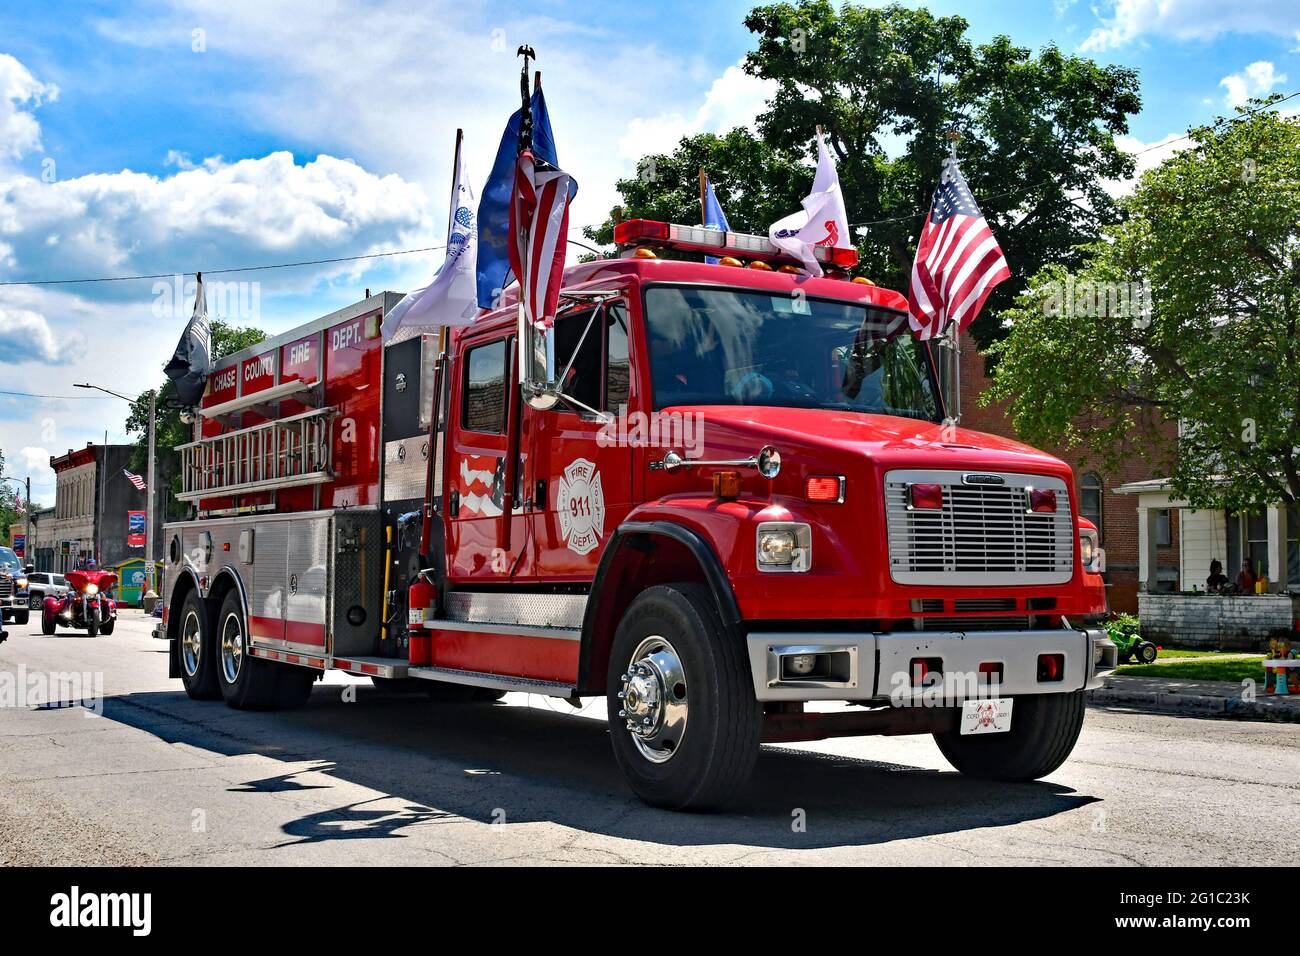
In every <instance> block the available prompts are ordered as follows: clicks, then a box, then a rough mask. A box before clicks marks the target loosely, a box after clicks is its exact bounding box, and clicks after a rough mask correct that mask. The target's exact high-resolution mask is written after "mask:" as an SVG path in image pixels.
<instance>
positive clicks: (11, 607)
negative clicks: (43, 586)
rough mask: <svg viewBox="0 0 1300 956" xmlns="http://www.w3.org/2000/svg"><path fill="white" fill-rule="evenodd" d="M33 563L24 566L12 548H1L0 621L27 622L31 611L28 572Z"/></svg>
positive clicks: (33, 568) (32, 568)
mask: <svg viewBox="0 0 1300 956" xmlns="http://www.w3.org/2000/svg"><path fill="white" fill-rule="evenodd" d="M33 570H35V567H34V566H33V565H30V564H29V565H27V566H26V567H23V563H22V561H21V560H20V559H19V557H18V555H16V554H14V551H13V549H12V548H0V623H3V622H5V621H13V622H14V623H15V624H26V623H27V616H28V614H29V613H30V610H29V608H28V597H27V574H28V572H30V571H33Z"/></svg>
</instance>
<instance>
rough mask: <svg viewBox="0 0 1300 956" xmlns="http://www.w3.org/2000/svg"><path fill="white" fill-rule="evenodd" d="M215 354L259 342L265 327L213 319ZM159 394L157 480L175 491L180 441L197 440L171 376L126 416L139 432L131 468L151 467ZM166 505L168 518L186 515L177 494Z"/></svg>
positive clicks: (128, 425)
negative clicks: (152, 409) (153, 408)
mask: <svg viewBox="0 0 1300 956" xmlns="http://www.w3.org/2000/svg"><path fill="white" fill-rule="evenodd" d="M211 329H212V358H213V360H216V359H219V358H221V357H222V356H223V355H230V354H231V353H232V352H238V351H239V350H240V349H246V348H248V347H249V346H250V345H256V344H257V343H258V342H261V341H262V340H263V339H265V338H266V333H265V332H263V331H262V330H261V329H255V328H253V327H251V326H236V325H230V324H229V323H227V322H223V321H222V320H221V319H213V320H212V321H211ZM151 393H152V394H157V396H158V397H157V400H156V403H155V405H156V409H157V412H156V414H157V416H158V418H157V421H156V423H155V425H154V444H155V445H156V446H157V461H156V462H155V470H156V476H155V481H156V482H157V483H158V484H159V486H160V487H163V488H169V489H171V490H172V492H173V493H174V492H177V491H179V490H180V454H179V453H178V452H177V451H176V450H175V449H176V446H177V445H183V444H185V443H186V442H190V441H193V440H194V430H193V426H191V425H187V424H186V423H185V422H183V421H181V409H180V406H179V404H178V402H177V398H176V387H175V385H173V384H172V381H171V380H170V379H168V380H167V381H166V382H165V383H164V384H163V386H162V388H161V389H159V390H158V391H157V392H156V393H153V392H152V390H151V391H149V392H144V393H143V394H142V395H141V396H140V397H139V398H137V399H136V400H135V403H134V404H133V405H132V406H131V413H130V414H129V415H128V416H127V419H126V430H127V432H129V433H131V434H134V435H139V436H140V437H139V438H138V439H137V440H136V444H135V451H134V452H132V454H131V470H132V471H135V472H136V473H138V474H140V475H144V474H145V473H146V471H147V470H148V467H149V396H150V394H151ZM165 502H166V503H165V504H164V506H163V509H164V514H165V515H166V517H167V518H169V519H170V518H180V517H184V514H185V506H184V504H183V503H181V502H179V501H177V500H176V498H175V497H173V495H167V496H166V498H165Z"/></svg>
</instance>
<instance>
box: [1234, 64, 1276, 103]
mask: <svg viewBox="0 0 1300 956" xmlns="http://www.w3.org/2000/svg"><path fill="white" fill-rule="evenodd" d="M1286 79H1287V77H1286V74H1285V73H1278V72H1277V71H1276V70H1275V69H1274V67H1273V64H1272V63H1270V62H1269V61H1268V60H1258V61H1256V62H1254V63H1252V64H1250V65H1249V66H1248V67H1246V68H1245V69H1244V70H1242V71H1240V72H1239V73H1233V74H1230V75H1229V76H1225V77H1224V78H1223V79H1221V80H1220V81H1219V85H1220V86H1222V87H1223V88H1224V89H1225V90H1226V91H1227V92H1226V93H1225V94H1224V97H1223V102H1224V105H1226V106H1228V107H1229V108H1235V107H1238V106H1242V105H1244V104H1245V102H1246V101H1247V100H1248V99H1250V98H1252V97H1262V96H1267V95H1268V94H1269V92H1270V91H1272V89H1273V87H1275V86H1281V85H1282V84H1283V83H1285V82H1286Z"/></svg>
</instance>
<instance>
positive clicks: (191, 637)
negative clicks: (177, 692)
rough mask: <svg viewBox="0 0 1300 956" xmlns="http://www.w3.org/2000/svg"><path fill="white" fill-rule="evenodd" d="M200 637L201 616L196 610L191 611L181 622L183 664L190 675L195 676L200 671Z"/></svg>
mask: <svg viewBox="0 0 1300 956" xmlns="http://www.w3.org/2000/svg"><path fill="white" fill-rule="evenodd" d="M200 639H201V636H200V629H199V616H198V614H196V613H195V612H194V611H190V613H188V614H186V615H185V620H184V621H182V622H181V665H182V666H183V667H184V668H185V673H186V675H187V676H189V677H193V676H194V675H195V674H197V673H198V671H199V643H200Z"/></svg>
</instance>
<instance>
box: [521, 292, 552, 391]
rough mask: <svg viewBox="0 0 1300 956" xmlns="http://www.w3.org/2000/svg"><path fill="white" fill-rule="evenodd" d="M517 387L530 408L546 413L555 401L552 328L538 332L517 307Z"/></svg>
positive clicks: (522, 310)
mask: <svg viewBox="0 0 1300 956" xmlns="http://www.w3.org/2000/svg"><path fill="white" fill-rule="evenodd" d="M516 341H517V342H518V345H517V347H516V348H517V351H518V353H519V387H520V390H521V391H522V392H523V397H524V401H525V402H527V403H528V405H529V407H530V408H535V409H537V410H538V411H546V410H547V409H550V408H554V407H555V404H556V403H557V402H558V401H559V396H558V395H557V394H556V388H555V327H554V326H553V325H552V326H550V327H542V328H538V327H537V326H536V325H535V324H534V323H533V322H530V321H529V319H528V316H527V314H526V313H525V311H524V307H523V306H522V305H520V307H519V329H518V337H517V339H516Z"/></svg>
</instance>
